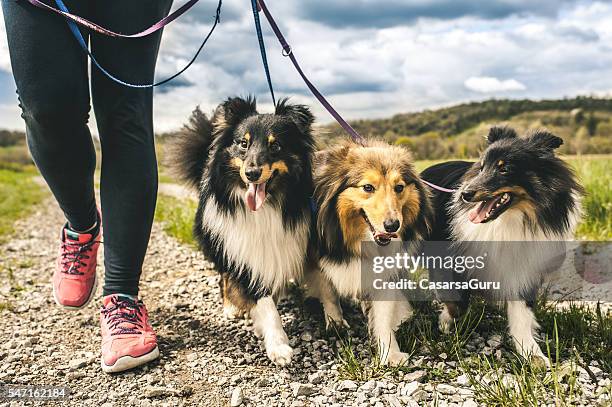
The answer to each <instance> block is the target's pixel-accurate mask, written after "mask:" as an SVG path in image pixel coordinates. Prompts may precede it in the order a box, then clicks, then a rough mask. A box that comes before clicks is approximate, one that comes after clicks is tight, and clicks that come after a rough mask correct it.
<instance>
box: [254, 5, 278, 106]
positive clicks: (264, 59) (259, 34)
mask: <svg viewBox="0 0 612 407" xmlns="http://www.w3.org/2000/svg"><path fill="white" fill-rule="evenodd" d="M251 6H252V8H253V18H254V19H255V31H257V40H258V41H259V50H260V53H261V61H262V63H263V67H264V71H265V72H266V79H267V81H268V88H269V89H270V95H271V96H272V103H273V104H274V106H276V98H275V97H274V87H273V86H272V77H271V75H270V68H269V66H268V56H267V55H266V44H265V43H264V37H263V32H262V30H261V21H260V20H259V6H258V4H257V0H251Z"/></svg>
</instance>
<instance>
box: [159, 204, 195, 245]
mask: <svg viewBox="0 0 612 407" xmlns="http://www.w3.org/2000/svg"><path fill="white" fill-rule="evenodd" d="M197 207H198V204H197V202H195V201H193V200H191V199H185V200H180V199H177V198H174V197H171V196H167V195H159V197H158V198H157V207H156V208H155V220H156V221H158V222H161V223H162V227H163V229H164V231H165V232H166V233H168V234H169V235H170V236H173V237H174V238H176V239H177V240H179V241H180V242H181V243H185V244H189V245H191V246H196V242H195V240H194V238H193V221H194V217H195V213H196V209H197Z"/></svg>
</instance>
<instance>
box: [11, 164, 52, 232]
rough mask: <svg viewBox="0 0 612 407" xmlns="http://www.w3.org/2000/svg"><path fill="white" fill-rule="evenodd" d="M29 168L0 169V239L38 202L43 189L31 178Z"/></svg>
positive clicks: (41, 196)
mask: <svg viewBox="0 0 612 407" xmlns="http://www.w3.org/2000/svg"><path fill="white" fill-rule="evenodd" d="M32 175H33V173H32V172H31V171H29V170H25V171H14V170H7V169H0V241H2V240H4V239H6V236H8V235H10V234H11V233H13V230H14V229H13V224H14V223H15V221H16V220H17V219H19V218H21V217H23V216H25V215H26V214H27V213H28V211H29V210H30V209H31V207H32V205H34V204H36V203H38V202H40V201H41V200H42V198H43V196H44V190H43V188H41V187H40V185H38V184H36V183H35V182H34V181H33V180H32Z"/></svg>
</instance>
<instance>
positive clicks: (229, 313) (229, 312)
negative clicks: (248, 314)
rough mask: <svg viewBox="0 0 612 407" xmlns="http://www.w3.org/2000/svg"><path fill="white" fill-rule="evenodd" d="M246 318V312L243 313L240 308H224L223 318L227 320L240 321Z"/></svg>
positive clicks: (227, 305)
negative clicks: (239, 319)
mask: <svg viewBox="0 0 612 407" xmlns="http://www.w3.org/2000/svg"><path fill="white" fill-rule="evenodd" d="M243 316H244V312H242V311H241V310H240V309H238V307H236V306H234V305H232V304H226V305H224V306H223V317H225V319H230V320H231V319H238V318H242V317H243Z"/></svg>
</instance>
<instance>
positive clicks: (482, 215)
mask: <svg viewBox="0 0 612 407" xmlns="http://www.w3.org/2000/svg"><path fill="white" fill-rule="evenodd" d="M510 203H512V194H511V193H509V192H504V193H503V194H499V195H496V196H493V197H491V198H489V199H486V200H484V201H481V202H480V203H479V204H478V205H476V206H475V207H474V208H473V209H472V210H471V211H470V212H469V213H468V217H469V219H470V221H471V222H472V223H486V222H489V221H491V220H494V219H495V218H497V217H498V216H499V215H501V214H502V212H504V211H505V210H506V209H508V207H509V206H510Z"/></svg>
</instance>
